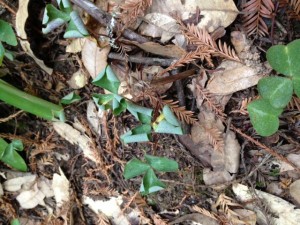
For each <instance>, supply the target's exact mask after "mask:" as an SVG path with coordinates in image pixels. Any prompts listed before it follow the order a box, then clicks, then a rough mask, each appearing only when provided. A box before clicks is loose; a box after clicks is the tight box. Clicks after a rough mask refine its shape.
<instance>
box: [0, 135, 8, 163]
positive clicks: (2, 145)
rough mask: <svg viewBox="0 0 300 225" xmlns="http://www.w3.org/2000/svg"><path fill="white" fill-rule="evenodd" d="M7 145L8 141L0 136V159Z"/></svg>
mask: <svg viewBox="0 0 300 225" xmlns="http://www.w3.org/2000/svg"><path fill="white" fill-rule="evenodd" d="M7 146H8V143H7V142H6V141H5V140H4V139H3V138H0V160H1V159H2V157H3V155H4V152H5V149H6V148H7Z"/></svg>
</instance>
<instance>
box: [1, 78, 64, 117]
mask: <svg viewBox="0 0 300 225" xmlns="http://www.w3.org/2000/svg"><path fill="white" fill-rule="evenodd" d="M0 100H2V101H4V102H5V103H7V104H9V105H12V106H14V107H16V108H19V109H22V110H24V111H26V112H29V113H32V114H34V115H36V116H39V117H41V118H44V119H47V120H51V121H57V120H60V121H65V115H64V111H63V107H62V106H59V105H56V104H54V103H52V102H48V101H46V100H44V99H41V98H38V97H35V96H33V95H30V94H27V93H25V92H23V91H20V90H19V89H17V88H15V87H14V86H12V85H10V84H8V83H6V82H5V81H3V80H1V79H0Z"/></svg>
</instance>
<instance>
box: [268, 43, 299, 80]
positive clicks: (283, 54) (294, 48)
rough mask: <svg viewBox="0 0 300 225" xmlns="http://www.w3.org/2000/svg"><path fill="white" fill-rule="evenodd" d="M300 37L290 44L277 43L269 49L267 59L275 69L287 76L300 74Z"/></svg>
mask: <svg viewBox="0 0 300 225" xmlns="http://www.w3.org/2000/svg"><path fill="white" fill-rule="evenodd" d="M299 52H300V39H298V40H295V41H293V42H291V43H289V44H288V45H286V46H284V45H275V46H273V47H271V48H269V50H268V51H267V60H268V62H269V63H270V65H271V66H272V68H273V69H274V70H276V71H277V72H279V73H282V74H284V75H286V76H292V77H294V76H300V63H299V62H300V54H299Z"/></svg>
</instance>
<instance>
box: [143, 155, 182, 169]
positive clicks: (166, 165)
mask: <svg viewBox="0 0 300 225" xmlns="http://www.w3.org/2000/svg"><path fill="white" fill-rule="evenodd" d="M145 159H146V161H147V163H149V164H150V166H151V167H153V168H154V169H156V170H158V171H160V172H175V171H177V170H178V163H177V162H176V161H174V160H172V159H168V158H166V157H157V156H152V155H145Z"/></svg>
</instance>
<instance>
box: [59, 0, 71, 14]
mask: <svg viewBox="0 0 300 225" xmlns="http://www.w3.org/2000/svg"><path fill="white" fill-rule="evenodd" d="M56 2H57V4H58V6H59V9H60V10H61V11H63V12H65V13H68V14H69V13H71V12H72V5H71V3H70V1H69V0H56Z"/></svg>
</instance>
